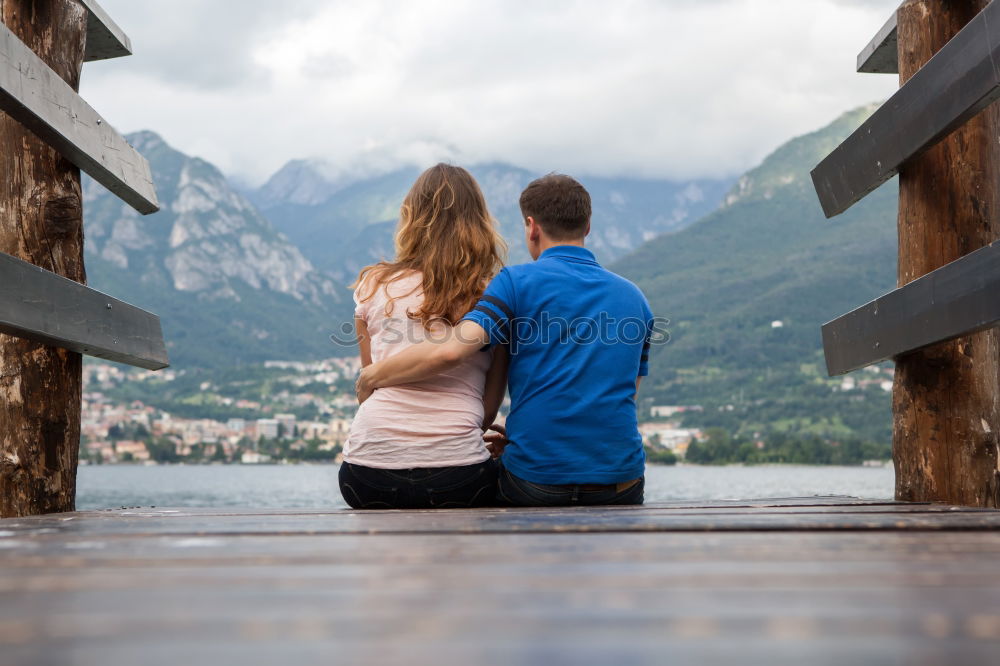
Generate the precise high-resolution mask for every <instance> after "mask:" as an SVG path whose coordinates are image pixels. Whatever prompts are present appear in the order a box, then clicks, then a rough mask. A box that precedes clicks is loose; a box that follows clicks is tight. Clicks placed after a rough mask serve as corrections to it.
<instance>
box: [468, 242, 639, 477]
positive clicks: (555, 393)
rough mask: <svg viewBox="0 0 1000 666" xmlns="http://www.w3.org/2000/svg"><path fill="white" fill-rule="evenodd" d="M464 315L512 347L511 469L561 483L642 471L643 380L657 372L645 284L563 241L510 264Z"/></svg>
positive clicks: (508, 453) (508, 463) (494, 341)
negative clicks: (639, 413) (639, 416)
mask: <svg viewBox="0 0 1000 666" xmlns="http://www.w3.org/2000/svg"><path fill="white" fill-rule="evenodd" d="M464 318H465V319H467V320H469V321H474V322H476V323H477V324H479V325H480V326H482V327H483V329H484V330H485V331H486V332H487V334H488V335H489V340H490V344H491V345H493V344H504V345H507V346H508V347H509V348H510V352H511V357H510V375H509V378H508V387H509V390H510V399H511V408H510V415H509V416H508V417H507V437H508V440H509V442H510V443H509V444H508V445H507V448H506V450H505V452H504V455H503V464H504V466H505V467H506V468H507V469H509V470H510V471H511V473H513V474H514V475H515V476H517V477H519V478H522V479H525V480H526V481H532V482H534V483H542V484H551V485H563V484H576V483H601V484H611V483H621V482H623V481H630V480H632V479H635V478H637V477H639V476H642V474H643V473H644V469H645V461H646V459H645V453H644V452H643V448H642V437H641V436H640V435H639V429H638V423H637V421H636V409H635V381H636V377H639V376H644V375H646V374H647V373H648V369H647V362H648V354H649V340H650V335H651V332H652V326H653V321H652V320H653V315H652V312H651V311H650V308H649V304H648V303H647V302H646V298H645V297H644V296H643V295H642V292H641V291H639V288H638V287H636V286H635V285H634V284H632V283H631V282H629V281H628V280H626V279H625V278H623V277H620V276H618V275H615V274H614V273H612V272H610V271H607V270H605V269H604V268H602V267H601V265H600V264H598V263H597V260H596V259H595V258H594V255H593V253H591V252H590V251H589V250H587V249H585V248H582V247H576V246H571V245H560V246H557V247H553V248H549V249H548V250H546V251H545V252H543V253H542V255H541V256H540V257H539V258H538V260H537V261H535V262H534V263H530V264H522V265H519V266H509V267H507V268H504V269H503V270H502V271H500V273H499V275H497V276H496V278H494V279H493V281H492V282H491V283H490V285H489V287H487V289H486V292H485V293H484V294H483V297H482V299H481V300H480V301H479V303H478V304H477V305H476V307H475V309H473V311H472V312H470V313H469V314H467V315H466V316H465V317H464Z"/></svg>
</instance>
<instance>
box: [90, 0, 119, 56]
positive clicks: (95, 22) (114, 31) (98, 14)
mask: <svg viewBox="0 0 1000 666" xmlns="http://www.w3.org/2000/svg"><path fill="white" fill-rule="evenodd" d="M80 2H81V3H82V4H83V6H84V7H86V9H87V13H88V16H87V48H86V51H84V54H83V60H84V62H91V61H94V60H107V59H109V58H121V57H123V56H130V55H132V42H131V40H129V38H128V35H126V34H125V32H124V31H123V30H122V29H121V28H119V27H118V24H117V23H115V22H114V21H113V20H111V17H110V16H108V13H107V12H106V11H104V8H103V7H101V6H100V5H99V4H97V0H80Z"/></svg>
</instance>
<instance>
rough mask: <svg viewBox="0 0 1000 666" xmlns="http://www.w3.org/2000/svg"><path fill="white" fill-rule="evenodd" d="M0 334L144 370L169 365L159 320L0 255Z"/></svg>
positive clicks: (79, 285)
mask: <svg viewBox="0 0 1000 666" xmlns="http://www.w3.org/2000/svg"><path fill="white" fill-rule="evenodd" d="M0 332H2V333H6V334H8V335H16V336H18V337H22V338H26V339H28V340H33V341H35V342H39V343H41V344H46V345H51V346H53V347H62V348H63V349H69V350H70V351H75V352H78V353H80V354H86V355H88V356H96V357H98V358H104V359H107V360H109V361H117V362H119V363H126V364H128V365H134V366H138V367H140V368H146V369H148V370H160V369H162V368H165V367H167V366H168V365H169V364H170V361H169V359H168V358H167V348H166V346H165V345H164V342H163V331H162V329H161V327H160V318H159V317H157V316H156V315H154V314H152V313H149V312H146V311H145V310H141V309H139V308H137V307H135V306H134V305H129V304H128V303H125V302H123V301H120V300H118V299H116V298H112V297H110V296H107V295H105V294H102V293H101V292H99V291H96V290H94V289H90V288H89V287H86V286H84V285H82V284H79V283H78V282H74V281H73V280H69V279H67V278H64V277H62V276H60V275H56V274H55V273H50V272H49V271H46V270H44V269H41V268H39V267H37V266H33V265H32V264H29V263H28V262H26V261H22V260H20V259H17V258H16V257H12V256H10V255H9V254H4V253H2V252H0Z"/></svg>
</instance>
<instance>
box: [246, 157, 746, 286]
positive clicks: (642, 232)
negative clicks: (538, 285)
mask: <svg viewBox="0 0 1000 666" xmlns="http://www.w3.org/2000/svg"><path fill="white" fill-rule="evenodd" d="M469 171H470V172H471V173H472V175H473V176H474V177H475V178H476V180H477V181H478V182H479V185H480V187H481V188H482V189H483V194H484V195H485V197H486V201H487V202H488V204H489V206H490V211H491V212H492V213H493V215H494V216H495V217H496V218H497V221H498V222H499V225H500V231H501V233H502V234H503V235H504V237H505V238H506V239H507V241H508V245H509V255H508V261H509V263H523V262H525V261H528V260H529V257H528V255H527V252H526V250H525V249H524V242H523V240H522V238H521V233H522V231H521V229H522V218H521V213H520V209H519V208H518V197H519V196H520V194H521V191H522V190H523V189H524V187H525V186H526V185H527V184H528V183H529V182H531V181H532V180H534V179H535V178H537V177H538V176H540V175H542V174H540V173H537V172H533V171H529V170H527V169H522V168H518V167H515V166H510V165H506V164H496V163H494V164H481V165H472V166H470V167H469ZM419 173H420V171H419V170H418V169H416V168H403V169H398V170H395V171H391V172H389V173H386V174H381V175H378V176H374V177H369V178H364V179H360V180H351V179H348V180H345V179H344V177H343V175H342V174H338V173H336V172H335V171H334V170H333V169H332V168H331V167H330V165H329V164H326V163H324V162H322V161H315V160H312V161H310V160H295V161H292V162H289V163H288V164H286V165H285V166H284V167H282V168H281V169H280V170H279V171H278V172H277V173H275V174H274V176H272V177H271V178H270V179H269V180H268V181H267V182H266V183H265V184H264V185H263V186H262V187H261V188H259V189H258V190H255V191H251V192H248V193H247V196H248V197H249V198H250V199H251V200H252V201H253V202H254V203H256V204H257V206H258V207H259V208H260V210H261V211H262V212H263V213H264V215H266V216H267V217H268V219H270V220H271V221H272V222H273V223H274V226H275V228H276V229H278V230H279V231H280V232H282V233H284V234H285V235H287V236H288V238H289V239H291V240H292V242H293V243H295V244H296V245H297V246H298V247H300V248H301V249H302V252H303V254H305V256H306V257H307V258H308V259H309V260H310V261H311V262H312V263H313V264H315V265H316V266H317V267H319V268H320V269H322V270H324V271H327V272H329V273H330V274H331V275H334V276H336V277H337V278H338V279H340V280H343V281H350V280H351V279H352V278H353V277H354V276H355V275H357V272H358V270H359V269H361V268H362V267H363V266H365V265H367V264H370V263H373V262H375V261H379V260H381V259H386V258H391V257H392V254H393V233H394V231H395V227H396V220H397V219H398V215H399V206H400V204H401V203H402V201H403V197H404V196H405V195H406V192H407V191H408V190H409V188H410V186H411V185H412V184H413V182H414V180H416V178H417V176H418V175H419ZM580 180H581V182H582V183H583V184H584V185H585V186H586V187H587V189H588V191H589V192H590V193H591V198H592V203H593V214H594V219H595V220H599V221H600V224H597V225H595V227H594V231H593V233H592V235H591V237H590V239H589V242H590V246H591V248H592V249H593V250H594V252H595V253H596V254H597V256H598V258H599V259H601V260H602V261H605V262H610V261H613V260H615V259H617V258H619V257H621V256H623V255H625V254H627V253H628V252H630V251H632V250H634V249H636V248H637V247H639V246H640V245H642V243H644V242H645V241H648V240H650V239H651V238H654V237H655V236H657V235H659V234H662V233H665V232H668V231H674V230H677V229H682V228H684V227H685V226H687V225H689V224H691V223H692V222H694V221H695V220H697V219H699V218H700V217H702V216H703V215H705V214H707V213H709V212H711V211H712V210H713V209H715V208H716V207H717V206H718V205H719V203H720V202H721V201H722V197H723V195H724V194H725V193H726V191H727V190H728V189H729V187H730V185H731V184H732V181H731V180H728V179H720V180H692V181H684V182H673V181H667V180H641V179H631V178H595V177H586V176H581V177H580Z"/></svg>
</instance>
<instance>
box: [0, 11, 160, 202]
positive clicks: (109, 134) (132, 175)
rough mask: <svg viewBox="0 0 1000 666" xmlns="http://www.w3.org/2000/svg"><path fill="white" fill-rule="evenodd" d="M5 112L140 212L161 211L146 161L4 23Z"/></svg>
mask: <svg viewBox="0 0 1000 666" xmlns="http://www.w3.org/2000/svg"><path fill="white" fill-rule="evenodd" d="M0 111H4V112H6V113H7V114H9V115H10V116H11V117H12V118H14V119H15V120H17V121H18V122H20V123H21V124H22V125H24V126H25V127H27V128H28V129H30V130H31V131H32V132H34V133H35V134H36V135H37V136H38V137H39V138H41V139H42V140H43V141H45V142H46V143H48V144H49V145H50V146H52V147H53V148H55V149H56V150H58V151H59V152H60V153H62V155H63V156H64V157H65V158H66V159H68V160H69V161H70V162H72V163H73V164H75V165H76V166H78V167H80V169H82V170H83V171H85V172H87V173H88V174H90V176H92V177H93V178H94V180H96V181H97V182H99V183H101V184H102V185H104V186H105V187H106V188H108V189H109V190H111V191H112V192H114V193H115V194H116V195H117V196H118V197H120V198H121V199H122V200H123V201H125V202H126V203H128V204H129V205H130V206H132V207H133V208H135V209H136V210H138V211H139V212H140V213H143V214H149V213H155V212H156V211H157V210H159V208H160V206H159V202H158V201H157V199H156V189H155V187H154V186H153V177H152V174H151V173H150V169H149V164H148V163H147V162H146V160H145V158H143V157H142V155H140V154H139V153H138V152H136V150H135V149H134V148H133V147H132V146H130V145H129V144H128V142H127V141H125V139H124V138H123V137H122V136H121V135H120V134H118V133H117V132H116V131H115V130H114V128H113V127H111V125H110V124H108V123H107V122H106V121H105V120H104V118H102V117H101V116H100V115H99V114H98V113H97V112H96V111H95V110H94V109H93V108H91V107H90V105H89V104H87V103H86V102H85V101H84V100H83V98H81V97H80V96H79V95H78V94H77V93H76V92H75V91H74V90H73V89H72V88H71V87H70V86H69V85H68V84H67V83H66V82H65V81H63V80H62V79H61V78H60V77H59V76H58V75H57V74H56V73H55V72H53V71H52V69H50V68H49V67H48V66H47V65H46V64H45V63H44V62H42V60H41V59H40V58H39V57H38V56H37V55H35V53H34V52H33V51H32V50H31V49H29V48H28V47H27V46H25V45H24V43H23V42H21V40H19V39H18V38H17V36H16V35H14V33H13V32H11V31H10V29H9V28H8V27H7V26H5V25H2V24H0Z"/></svg>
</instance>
